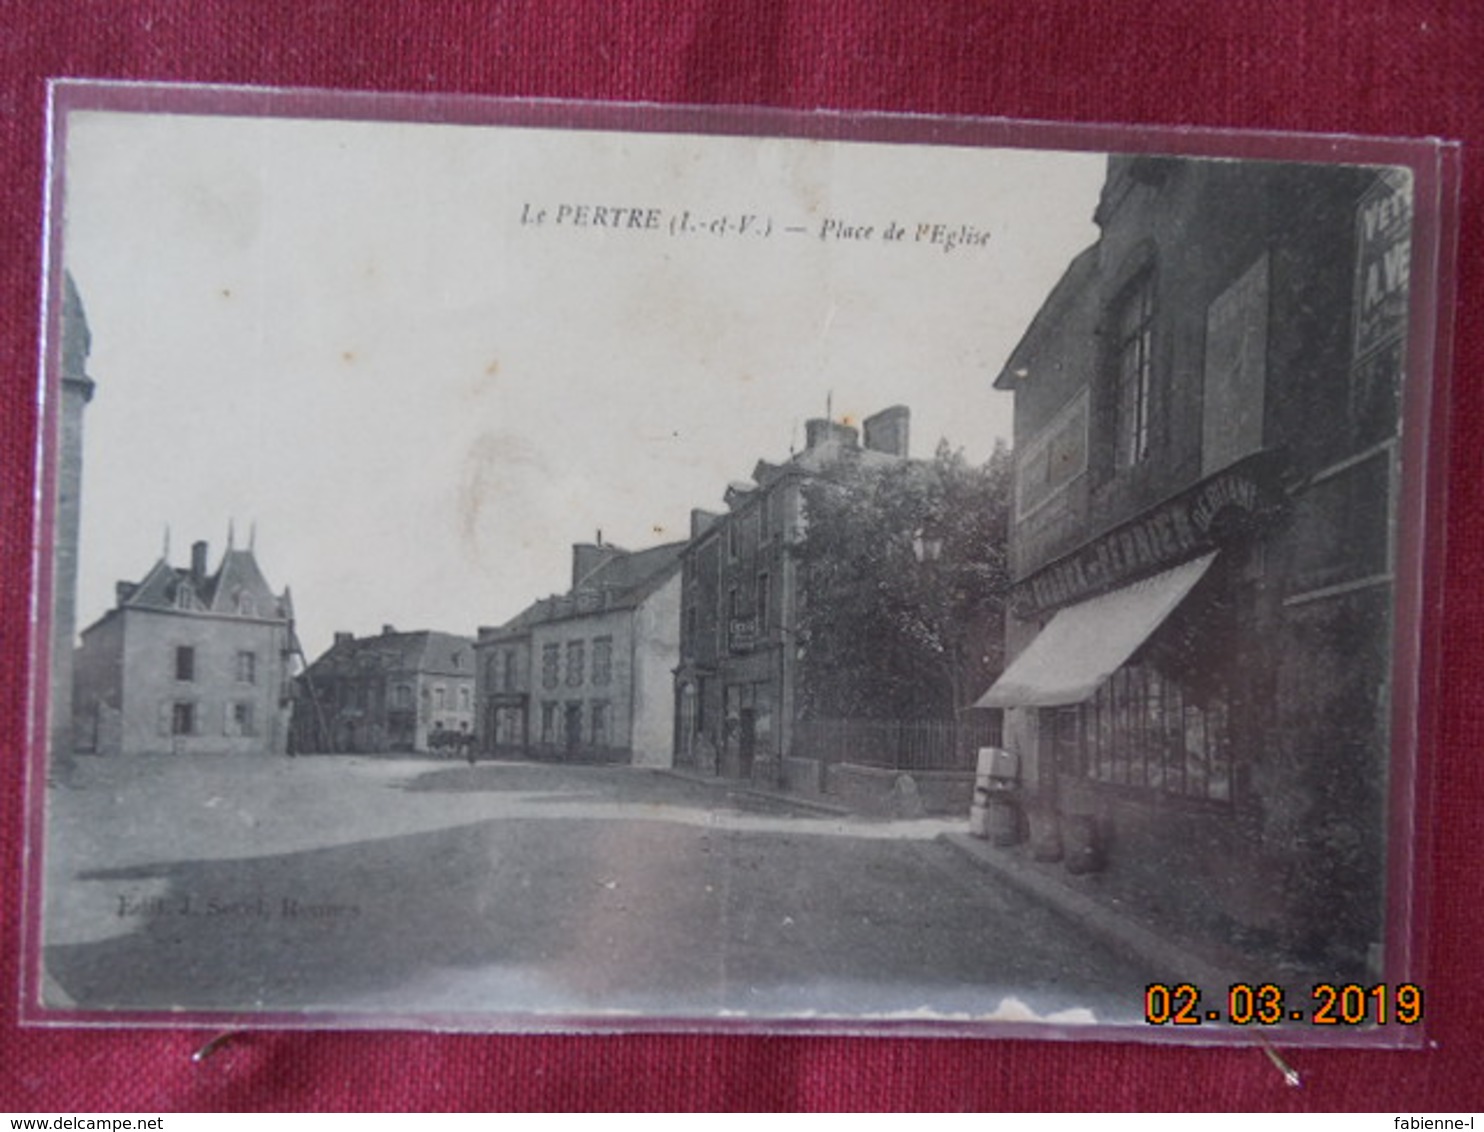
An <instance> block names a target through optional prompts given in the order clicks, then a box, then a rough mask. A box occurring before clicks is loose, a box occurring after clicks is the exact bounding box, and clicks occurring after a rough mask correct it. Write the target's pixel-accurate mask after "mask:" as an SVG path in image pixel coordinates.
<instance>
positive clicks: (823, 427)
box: [804, 417, 860, 449]
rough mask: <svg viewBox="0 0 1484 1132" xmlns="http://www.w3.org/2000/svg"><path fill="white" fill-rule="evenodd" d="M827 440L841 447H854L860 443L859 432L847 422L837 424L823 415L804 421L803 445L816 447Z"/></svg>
mask: <svg viewBox="0 0 1484 1132" xmlns="http://www.w3.org/2000/svg"><path fill="white" fill-rule="evenodd" d="M829 441H834V442H836V443H838V444H839V445H840V446H841V447H843V448H854V447H856V446H857V445H858V444H859V443H860V433H859V431H857V430H856V429H854V428H852V427H851V426H850V425H847V424H837V423H836V422H835V421H831V420H826V419H825V418H824V417H814V418H813V419H811V420H807V421H805V422H804V447H805V448H806V449H813V448H818V447H819V446H820V445H821V444H825V443H827V442H829Z"/></svg>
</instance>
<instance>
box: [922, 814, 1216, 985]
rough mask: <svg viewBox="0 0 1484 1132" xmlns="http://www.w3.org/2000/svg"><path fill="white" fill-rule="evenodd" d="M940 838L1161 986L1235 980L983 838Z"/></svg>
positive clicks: (949, 835) (964, 835)
mask: <svg viewBox="0 0 1484 1132" xmlns="http://www.w3.org/2000/svg"><path fill="white" fill-rule="evenodd" d="M938 840H939V841H942V842H944V843H945V844H947V845H951V846H952V847H953V848H954V849H957V850H958V851H959V852H960V853H962V854H963V855H964V856H966V857H968V858H969V860H970V861H972V862H973V863H974V864H975V865H977V866H979V867H980V868H983V869H985V870H987V871H989V872H992V873H994V874H995V875H996V876H998V877H999V878H1000V879H1002V880H1004V881H1005V882H1006V883H1008V884H1010V885H1012V886H1014V887H1015V888H1017V889H1019V890H1020V891H1021V892H1023V893H1025V894H1026V895H1027V896H1030V897H1033V898H1034V899H1036V900H1039V901H1040V902H1041V903H1043V904H1045V905H1047V906H1048V907H1050V908H1051V909H1052V910H1053V911H1055V912H1057V913H1059V914H1060V915H1061V916H1063V917H1064V918H1065V919H1068V920H1070V921H1071V922H1072V923H1074V924H1076V925H1077V926H1078V927H1079V928H1082V929H1083V930H1084V931H1086V932H1088V933H1089V934H1091V935H1094V936H1096V937H1097V938H1098V939H1099V940H1101V941H1102V942H1103V943H1105V944H1107V945H1108V946H1109V947H1111V948H1113V949H1114V950H1117V951H1119V952H1122V953H1123V954H1124V955H1125V956H1127V957H1128V958H1130V959H1133V960H1135V961H1137V962H1139V963H1140V964H1142V965H1143V966H1144V967H1146V968H1147V969H1148V972H1149V974H1150V976H1151V977H1152V978H1154V979H1156V980H1158V981H1160V982H1164V983H1168V984H1170V985H1174V984H1176V983H1192V984H1194V985H1196V986H1198V987H1202V988H1209V989H1211V990H1219V991H1221V992H1222V993H1223V994H1224V993H1225V990H1226V988H1227V987H1229V986H1230V985H1231V984H1232V983H1233V982H1236V981H1237V979H1236V978H1235V975H1234V972H1233V971H1231V970H1229V969H1227V968H1226V967H1224V966H1222V965H1220V964H1216V963H1212V962H1211V961H1209V960H1208V959H1204V958H1202V957H1200V956H1198V955H1196V954H1194V953H1192V952H1191V951H1189V950H1188V949H1186V948H1184V947H1182V946H1180V945H1179V944H1178V943H1175V942H1173V941H1172V940H1171V939H1170V938H1169V937H1168V936H1164V935H1161V934H1159V933H1158V932H1156V931H1153V930H1151V929H1150V928H1147V927H1145V926H1143V925H1142V924H1139V923H1136V922H1135V921H1133V920H1132V919H1130V918H1129V917H1128V916H1125V915H1122V914H1121V913H1118V912H1115V911H1113V910H1112V909H1111V908H1109V907H1107V906H1106V905H1104V904H1101V903H1099V902H1098V901H1096V900H1094V899H1093V898H1092V897H1090V896H1084V895H1083V894H1082V893H1080V892H1076V891H1073V890H1072V889H1070V888H1068V887H1067V886H1066V885H1063V884H1059V883H1058V882H1057V881H1056V880H1055V879H1054V878H1052V877H1050V876H1047V875H1046V874H1045V873H1044V872H1043V871H1042V870H1040V869H1038V868H1036V867H1035V866H1034V865H1032V864H1030V863H1029V862H1026V861H1021V860H1018V859H1017V858H1016V857H1014V856H1013V855H1011V854H1009V853H1006V852H1004V851H1003V850H1001V849H997V848H996V847H995V846H993V845H991V844H989V842H987V841H984V840H982V839H981V838H978V837H972V836H970V835H969V834H967V833H941V834H939V835H938Z"/></svg>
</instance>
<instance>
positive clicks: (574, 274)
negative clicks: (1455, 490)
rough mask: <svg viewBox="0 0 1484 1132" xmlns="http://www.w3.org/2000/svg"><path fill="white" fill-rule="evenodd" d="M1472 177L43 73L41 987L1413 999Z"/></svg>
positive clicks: (1231, 1035) (1016, 1017)
mask: <svg viewBox="0 0 1484 1132" xmlns="http://www.w3.org/2000/svg"><path fill="white" fill-rule="evenodd" d="M1447 168H1448V151H1447V150H1446V148H1445V147H1440V146H1438V145H1436V144H1432V143H1413V142H1401V141H1371V140H1365V139H1332V138H1331V139H1312V138H1297V137H1267V138H1263V137H1255V136H1247V135H1210V134H1199V133H1174V132H1163V133H1161V132H1150V131H1139V130H1132V129H1110V128H1104V129H1090V128H1086V127H1071V126H1053V125H1042V126H1029V125H1026V124H1023V123H1007V122H986V121H980V122H951V121H942V120H929V119H897V118H879V117H870V116H857V117H850V116H823V115H783V114H772V113H765V112H760V111H728V112H723V111H708V110H698V109H670V110H662V109H659V108H655V107H618V106H613V107H604V106H593V105H577V106H568V105H560V104H547V103H502V102H490V101H481V100H471V99H459V100H447V99H443V100H419V99H415V98H408V97H390V96H388V97H380V96H349V95H331V94H318V95H317V94H310V93H304V92H274V91H249V90H235V89H221V88H171V87H155V86H131V85H109V84H92V83H59V84H57V85H56V86H55V87H54V90H53V133H52V166H51V181H50V189H49V192H50V196H49V201H50V218H49V242H48V253H47V254H48V275H47V279H46V294H47V318H46V331H45V341H44V349H43V354H44V357H43V366H42V370H43V377H42V395H43V404H44V407H45V416H44V422H43V425H44V427H43V430H42V433H43V452H42V465H43V468H44V472H43V480H42V485H41V492H40V499H41V508H40V513H39V515H38V545H39V547H40V548H41V549H40V550H39V551H38V569H37V578H38V587H39V592H38V608H39V609H41V610H43V616H42V617H41V619H40V621H39V623H38V630H37V637H36V647H35V655H34V665H35V685H36V695H35V697H34V699H35V703H34V708H33V725H34V726H33V731H34V744H33V750H32V752H31V759H32V761H31V771H32V774H31V779H30V801H31V803H32V807H31V812H32V818H33V832H32V841H31V847H32V849H33V852H32V854H31V860H30V866H29V867H30V886H29V907H28V909H27V925H28V930H29V932H30V936H29V942H28V949H27V956H26V967H27V983H26V988H25V1000H26V1005H25V1014H26V1017H27V1018H28V1019H29V1020H31V1021H33V1022H51V1023H62V1024H151V1023H167V1022H168V1023H169V1024H172V1025H174V1024H179V1023H180V1022H182V1021H187V1022H198V1023H200V1024H225V1023H230V1024H232V1025H261V1026H295V1025H299V1026H332V1025H333V1026H392V1025H397V1026H422V1027H436V1028H459V1029H475V1030H479V1029H490V1030H522V1029H538V1028H540V1029H546V1028H572V1029H593V1028H615V1029H626V1028H627V1029H632V1028H656V1027H669V1028H697V1027H703V1028H723V1027H730V1028H738V1027H741V1028H765V1029H773V1030H777V1029H788V1028H806V1029H807V1028H819V1029H829V1030H836V1031H842V1030H843V1031H862V1032H898V1031H908V1032H928V1033H955V1034H966V1033H967V1034H1003V1033H1012V1034H1026V1035H1041V1036H1046V1035H1057V1036H1066V1035H1073V1036H1075V1035H1088V1036H1097V1037H1102V1038H1106V1037H1110V1036H1129V1037H1138V1038H1177V1039H1184V1040H1218V1041H1219V1040H1247V1041H1250V1040H1251V1034H1252V1032H1253V1031H1254V1030H1258V1031H1266V1032H1269V1033H1276V1032H1281V1033H1282V1034H1283V1036H1284V1040H1285V1041H1300V1042H1302V1041H1324V1042H1347V1041H1358V1042H1373V1043H1376V1044H1408V1043H1410V1042H1413V1041H1415V1040H1417V1039H1418V1038H1419V1037H1420V1033H1421V1029H1420V1027H1421V1025H1422V1022H1423V1019H1424V1014H1425V979H1424V977H1423V975H1422V973H1421V971H1420V969H1419V968H1418V967H1417V966H1416V963H1417V956H1416V955H1415V954H1414V949H1413V946H1412V943H1413V941H1414V939H1415V938H1416V930H1417V927H1418V925H1417V923H1416V916H1415V914H1414V911H1413V909H1415V908H1416V907H1417V900H1416V897H1417V891H1416V887H1415V884H1414V881H1413V874H1414V872H1415V868H1414V859H1415V854H1416V851H1417V850H1416V842H1415V841H1414V839H1413V836H1412V834H1411V832H1410V831H1411V829H1412V825H1413V822H1414V820H1415V817H1416V811H1415V807H1414V801H1413V798H1414V794H1415V792H1416V783H1417V776H1418V767H1417V761H1416V736H1417V733H1418V729H1419V727H1422V726H1424V725H1425V723H1426V719H1425V713H1423V712H1422V711H1420V710H1419V701H1418V695H1417V693H1418V688H1419V686H1420V685H1421V682H1422V679H1423V675H1424V667H1423V666H1422V665H1421V664H1420V663H1419V655H1418V649H1419V644H1418V642H1419V641H1420V640H1422V639H1423V636H1424V634H1425V633H1426V632H1427V631H1428V625H1427V623H1426V621H1425V620H1424V619H1423V618H1422V617H1421V614H1420V611H1421V609H1422V608H1423V607H1422V604H1421V595H1422V593H1423V588H1422V587H1423V585H1424V582H1425V581H1426V574H1425V567H1426V566H1427V564H1428V563H1427V559H1426V556H1425V538H1424V535H1425V530H1424V527H1423V524H1422V518H1423V514H1424V504H1425V503H1426V502H1427V497H1426V490H1425V485H1426V483H1427V465H1426V454H1427V451H1428V444H1427V440H1428V433H1429V428H1430V427H1431V426H1432V423H1433V420H1434V412H1433V404H1434V401H1433V398H1434V390H1435V387H1436V384H1437V378H1438V375H1437V374H1435V373H1434V370H1435V369H1437V368H1439V367H1438V358H1439V356H1440V354H1439V349H1438V341H1439V327H1438V325H1437V315H1438V304H1437V296H1438V293H1439V288H1440V286H1441V284H1440V280H1441V279H1443V278H1444V276H1445V271H1446V266H1447V265H1446V263H1445V262H1444V258H1445V257H1444V256H1443V254H1442V253H1443V249H1445V248H1446V247H1447V243H1446V213H1447V188H1448V178H1447Z"/></svg>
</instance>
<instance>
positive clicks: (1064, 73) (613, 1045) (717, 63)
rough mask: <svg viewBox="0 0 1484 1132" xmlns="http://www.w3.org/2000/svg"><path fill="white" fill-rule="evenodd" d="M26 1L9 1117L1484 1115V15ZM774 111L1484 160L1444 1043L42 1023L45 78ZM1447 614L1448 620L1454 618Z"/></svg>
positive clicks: (19, 89) (18, 267) (17, 20)
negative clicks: (1322, 138)
mask: <svg viewBox="0 0 1484 1132" xmlns="http://www.w3.org/2000/svg"><path fill="white" fill-rule="evenodd" d="M884 7H886V6H885V5H877V4H871V3H867V2H865V0H835V2H833V3H817V2H813V0H755V2H753V0H749V2H743V0H711V2H706V0H681V2H675V3H664V4H661V3H650V4H632V3H613V4H609V3H603V2H601V0H595V2H592V3H582V2H576V0H561V2H550V3H479V2H477V0H457V2H454V0H439V2H436V3H432V2H428V3H424V2H414V0H402V2H400V3H399V2H397V0H283V2H280V3H272V2H266V0H251V2H246V0H240V2H239V0H168V2H167V0H156V2H145V0H141V2H137V3H128V2H124V0H52V2H50V3H29V4H28V3H23V2H20V0H0V71H3V74H0V82H3V85H0V141H3V153H4V157H3V160H4V163H5V164H4V175H3V176H0V208H3V220H0V249H3V250H0V278H3V287H4V289H3V298H0V414H3V415H0V422H3V423H0V752H3V759H0V767H3V771H0V773H3V776H4V777H3V783H0V887H3V899H0V1002H3V1007H0V1110H5V1109H19V1110H23V1111H37V1112H67V1111H69V1110H70V1111H88V1110H99V1109H107V1110H138V1111H151V1110H170V1109H177V1110H179V1109H188V1110H192V1109H218V1108H222V1109H359V1108H380V1109H445V1108H452V1109H462V1108H473V1109H495V1108H516V1109H548V1108H572V1109H606V1108H620V1107H624V1108H666V1109H675V1108H699V1109H779V1108H786V1109H940V1108H941V1109H1025V1108H1109V1107H1116V1108H1149V1109H1166V1108H1182V1109H1184V1108H1194V1109H1225V1108H1241V1109H1263V1108H1278V1109H1293V1108H1297V1109H1303V1108H1314V1109H1335V1108H1365V1109H1379V1110H1391V1111H1407V1110H1411V1111H1427V1110H1431V1111H1440V1110H1450V1109H1451V1110H1460V1109H1475V1110H1477V1109H1479V1108H1481V1107H1484V1069H1481V1066H1484V962H1481V960H1480V955H1479V947H1480V941H1481V940H1484V857H1481V853H1480V841H1481V837H1484V832H1481V831H1484V757H1481V747H1484V687H1481V684H1484V681H1481V677H1484V636H1481V633H1480V631H1479V630H1480V627H1481V620H1484V589H1481V587H1480V586H1479V584H1478V579H1479V577H1480V569H1481V566H1484V540H1481V531H1480V524H1479V521H1478V520H1479V515H1480V510H1481V507H1484V477H1481V471H1484V467H1481V464H1484V384H1481V383H1480V381H1479V380H1478V376H1477V375H1478V370H1479V366H1480V363H1481V361H1484V331H1481V322H1480V320H1479V318H1478V317H1477V314H1476V313H1475V312H1476V310H1477V306H1478V304H1479V302H1480V300H1481V298H1484V279H1481V264H1484V259H1481V255H1480V252H1481V241H1484V221H1481V213H1480V204H1481V192H1484V176H1481V168H1484V166H1481V165H1480V163H1479V162H1478V161H1477V160H1473V159H1475V158H1477V157H1478V153H1477V152H1474V151H1473V150H1472V148H1471V147H1472V146H1473V145H1475V144H1477V143H1480V142H1484V7H1481V6H1479V5H1478V4H1477V3H1476V2H1474V0H1460V2H1458V3H1454V4H1447V3H1429V2H1423V0H1363V2H1360V3H1356V2H1353V0H1271V2H1269V0H1226V2H1225V3H1212V4H1200V3H1191V4H1175V3H1161V2H1158V0H1131V2H1126V3H1120V2H1117V0H1015V2H1013V3H1012V2H997V0H978V2H973V0H963V2H946V0H920V2H918V3H915V4H911V5H907V4H903V5H901V6H900V7H898V8H896V9H894V10H892V11H891V12H890V13H889V14H883V13H882V11H880V9H881V8H884ZM56 75H74V76H88V77H101V78H129V79H158V80H180V81H191V82H215V83H247V84H269V85H282V86H304V87H334V88H350V89H383V90H398V91H451V92H466V93H481V94H497V95H524V96H542V97H561V98H590V99H605V100H645V101H655V102H691V103H754V104H760V105H771V106H787V107H795V108H805V109H807V108H813V107H831V108H841V109H868V110H888V111H908V112H921V113H932V114H975V115H1008V116H1016V117H1030V118H1065V119H1071V120H1076V121H1093V122H1103V121H1128V122H1138V123H1159V124H1197V125H1209V126H1240V127H1255V128H1265V129H1298V130H1319V131H1342V132H1357V133H1388V134H1407V135H1423V134H1431V135H1442V136H1447V137H1453V138H1460V139H1462V140H1464V142H1465V151H1464V153H1465V159H1464V168H1465V175H1464V178H1463V192H1462V216H1463V223H1462V225H1461V232H1460V249H1459V260H1458V263H1459V267H1458V294H1459V301H1458V304H1457V309H1458V312H1459V313H1458V334H1457V342H1456V361H1455V366H1454V372H1455V377H1454V379H1453V387H1452V394H1453V404H1454V416H1453V435H1452V440H1451V444H1450V445H1449V447H1448V448H1447V449H1446V450H1442V449H1440V450H1439V452H1438V457H1439V459H1445V460H1446V461H1447V470H1448V475H1449V480H1450V485H1451V502H1450V507H1449V522H1448V535H1449V548H1448V552H1447V558H1446V571H1445V586H1446V592H1445V594H1444V595H1443V596H1442V597H1440V598H1439V599H1438V600H1439V602H1441V601H1442V600H1443V597H1445V598H1446V614H1445V616H1446V622H1445V623H1444V625H1443V628H1442V634H1441V640H1442V650H1443V651H1442V663H1441V669H1440V672H1441V677H1442V681H1443V688H1444V691H1443V693H1442V698H1441V705H1442V707H1441V714H1440V717H1439V723H1438V725H1437V726H1436V727H1435V728H1434V730H1433V733H1432V734H1431V735H1430V736H1429V741H1428V743H1427V752H1426V753H1427V756H1428V757H1429V758H1430V759H1432V760H1434V761H1433V763H1432V767H1433V773H1434V776H1435V778H1436V780H1437V782H1438V783H1439V784H1440V789H1439V790H1438V791H1437V804H1436V810H1435V814H1434V817H1433V819H1432V823H1431V824H1432V829H1433V831H1434V837H1433V841H1432V849H1433V852H1432V854H1431V856H1430V859H1429V860H1428V861H1427V862H1426V863H1425V866H1424V869H1425V873H1426V876H1427V880H1428V882H1429V884H1430V886H1431V896H1432V932H1431V938H1430V942H1429V945H1428V952H1429V977H1428V999H1427V1009H1428V1015H1429V1019H1430V1038H1431V1039H1432V1044H1431V1046H1430V1048H1428V1049H1426V1050H1424V1051H1416V1052H1406V1053H1395V1052H1377V1051H1348V1052H1347V1051H1336V1050H1329V1051H1323V1050H1301V1051H1296V1052H1292V1053H1290V1058H1291V1060H1292V1061H1293V1062H1294V1064H1295V1065H1296V1067H1297V1068H1298V1069H1299V1070H1300V1071H1301V1072H1302V1073H1303V1075H1304V1080H1305V1084H1304V1087H1303V1088H1302V1089H1291V1088H1288V1087H1286V1086H1285V1085H1284V1083H1283V1080H1282V1078H1281V1077H1280V1076H1279V1074H1278V1073H1277V1072H1276V1071H1275V1070H1274V1068H1273V1067H1272V1066H1271V1065H1270V1064H1269V1063H1268V1061H1267V1059H1266V1058H1265V1057H1264V1056H1263V1054H1262V1053H1261V1052H1260V1050H1259V1049H1258V1048H1257V1047H1255V1046H1254V1047H1252V1048H1248V1049H1219V1050H1213V1049H1186V1048H1176V1047H1157V1048H1156V1047H1150V1046H1147V1045H1117V1044H1110V1043H1095V1042H1090V1043H1077V1044H1062V1043H1052V1042H1032V1041H998V1042H989V1041H956V1040H907V1039H896V1038H885V1039H846V1038H819V1037H809V1038H801V1037H787V1038H782V1037H741V1036H622V1037H613V1036H609V1037H581V1036H572V1037H552V1036H547V1037H465V1036H460V1037H445V1036H433V1035H404V1034H392V1033H376V1034H364V1033H339V1034H334V1033H255V1034H251V1035H247V1036H245V1037H242V1038H240V1039H238V1040H236V1041H235V1042H234V1043H233V1044H231V1045H229V1046H228V1047H226V1048H225V1049H224V1050H222V1051H221V1052H220V1053H218V1054H217V1055H216V1056H214V1057H213V1058H211V1059H210V1060H208V1061H206V1062H204V1063H202V1064H193V1063H192V1062H191V1061H190V1060H189V1055H190V1053H191V1052H192V1050H194V1049H195V1048H196V1047H198V1046H199V1045H200V1044H201V1043H202V1041H203V1040H204V1038H205V1036H206V1035H203V1034H201V1033H199V1032H196V1031H188V1030H163V1031H135V1032H128V1031H120V1032H90V1031H42V1030H34V1029H19V1028H18V1027H17V1025H16V1020H15V1014H16V1011H15V1005H14V1001H15V996H14V993H13V989H12V988H14V987H15V986H16V985H17V979H18V974H17V954H18V949H19V931H18V924H17V916H16V910H17V909H18V908H19V906H20V893H19V881H20V876H21V861H22V842H21V824H22V823H21V819H22V788H21V785H22V777H23V767H22V737H23V734H24V727H23V719H24V701H25V667H26V666H25V660H24V657H25V655H26V648H27V602H28V594H29V590H30V583H31V572H30V562H29V553H30V552H29V546H30V541H31V533H32V532H31V528H32V516H31V503H30V496H31V492H32V453H33V443H34V436H35V426H36V422H35V414H34V411H33V407H32V400H33V386H34V382H35V373H36V341H35V326H36V314H37V296H38V285H37V279H38V273H39V257H40V225H41V201H42V193H41V178H42V154H43V131H44V113H43V108H44V88H43V80H44V79H45V78H47V77H48V76H56ZM1434 605H1437V603H1436V602H1435V603H1434Z"/></svg>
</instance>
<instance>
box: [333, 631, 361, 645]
mask: <svg viewBox="0 0 1484 1132" xmlns="http://www.w3.org/2000/svg"><path fill="white" fill-rule="evenodd" d="M355 639H356V635H355V634H354V633H349V632H346V631H345V630H344V629H341V630H339V631H338V632H337V633H336V634H335V647H336V648H339V647H340V646H341V645H348V644H350V642H351V641H353V640H355Z"/></svg>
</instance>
